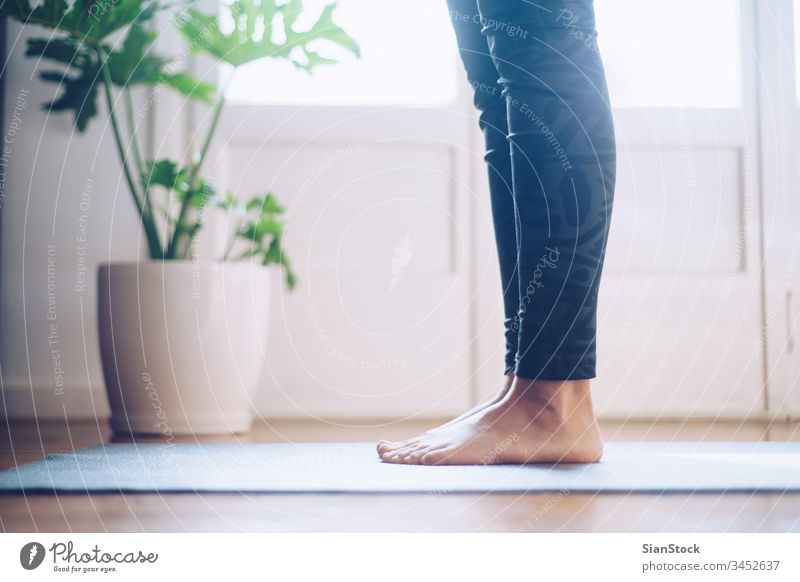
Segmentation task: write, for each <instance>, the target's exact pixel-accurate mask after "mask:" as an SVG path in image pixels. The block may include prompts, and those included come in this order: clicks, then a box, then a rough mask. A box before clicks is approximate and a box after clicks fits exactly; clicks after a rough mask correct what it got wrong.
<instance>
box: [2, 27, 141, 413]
mask: <svg viewBox="0 0 800 582" xmlns="http://www.w3.org/2000/svg"><path fill="white" fill-rule="evenodd" d="M29 35H30V33H27V32H26V34H23V35H20V27H19V26H18V25H17V24H15V23H9V34H8V44H7V47H6V51H7V54H8V55H10V57H9V58H8V64H7V68H6V71H5V73H6V98H5V127H3V128H2V133H3V140H4V144H3V146H4V147H5V148H7V149H5V150H4V151H2V152H0V154H5V156H4V158H3V159H2V160H0V163H2V164H3V166H2V168H0V169H1V170H3V171H4V172H5V173H6V176H5V188H4V194H5V198H4V200H3V201H2V223H1V226H0V233H1V235H2V247H0V280H1V281H2V290H1V291H0V334H1V335H0V382H1V383H2V398H0V414H3V411H4V410H5V413H6V414H8V416H32V415H33V414H34V412H35V413H36V415H37V417H39V418H42V417H51V416H52V417H62V416H63V415H64V411H65V410H66V413H67V414H69V415H70V416H78V417H87V416H92V415H93V414H95V413H97V414H100V415H105V414H106V413H107V404H106V398H105V394H104V388H103V383H102V373H101V370H100V361H99V354H98V349H97V339H96V335H97V334H96V320H95V268H96V265H97V263H98V262H100V261H105V260H109V259H111V260H116V259H132V258H136V257H137V256H138V254H139V249H140V248H143V247H142V245H141V244H140V240H139V237H140V230H139V226H138V223H137V220H136V216H135V210H134V207H133V203H132V202H131V200H130V196H129V194H128V192H127V190H126V186H125V183H124V181H122V178H121V176H122V175H121V172H120V171H119V164H118V163H117V158H116V155H115V150H114V142H113V136H112V134H111V128H110V126H108V125H106V118H105V117H104V116H103V115H101V116H99V117H98V118H97V119H96V120H95V122H94V123H92V124H91V125H90V127H89V130H88V131H87V132H86V134H83V135H80V134H77V132H75V131H73V126H72V120H71V117H70V115H68V114H61V113H59V114H52V115H48V114H47V113H46V112H44V111H42V103H44V102H46V101H47V100H48V99H49V98H50V97H51V96H52V95H53V86H52V85H49V86H48V85H45V84H43V83H40V82H39V81H38V80H37V79H36V78H35V72H34V69H35V67H36V63H35V61H33V60H31V59H27V58H25V57H24V56H23V55H24V51H25V38H26V36H29ZM34 35H35V34H34ZM35 36H42V35H35ZM50 68H51V67H49V66H48V65H44V66H40V67H39V70H44V69H50ZM101 111H102V107H101ZM15 114H16V115H15ZM112 234H113V236H112ZM80 238H85V242H84V241H81V240H80ZM83 253H85V256H84V257H83V259H84V260H85V267H86V271H85V283H83V284H82V285H81V284H80V279H79V274H80V273H79V269H80V264H81V259H82V257H81V255H82V254H83ZM48 270H50V272H48ZM48 276H50V280H49V281H48ZM57 364H60V369H61V370H63V371H60V370H58V369H57V368H58V366H57Z"/></svg>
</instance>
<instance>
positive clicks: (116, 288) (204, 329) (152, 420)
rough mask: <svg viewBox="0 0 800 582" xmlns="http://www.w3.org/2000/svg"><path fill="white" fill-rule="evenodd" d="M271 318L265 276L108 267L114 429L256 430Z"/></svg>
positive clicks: (249, 270)
mask: <svg viewBox="0 0 800 582" xmlns="http://www.w3.org/2000/svg"><path fill="white" fill-rule="evenodd" d="M268 313H269V270H268V269H267V268H266V267H261V266H251V265H249V264H235V263H233V264H227V263H203V262H200V263H195V262H190V261H152V262H142V263H112V264H109V265H101V266H100V267H99V271H98V321H99V326H100V329H99V331H100V352H101V357H102V362H103V374H104V376H105V381H106V389H107V392H108V399H109V403H110V405H111V427H112V429H113V430H114V431H115V432H118V433H129V434H134V433H138V434H164V435H170V434H176V435H177V434H214V433H232V432H234V433H235V432H243V431H246V430H248V429H249V427H250V424H251V422H252V417H253V404H252V403H253V397H254V395H255V393H256V390H257V389H258V386H259V381H260V378H261V373H262V370H263V367H264V354H265V343H266V339H267V338H266V336H267V324H268Z"/></svg>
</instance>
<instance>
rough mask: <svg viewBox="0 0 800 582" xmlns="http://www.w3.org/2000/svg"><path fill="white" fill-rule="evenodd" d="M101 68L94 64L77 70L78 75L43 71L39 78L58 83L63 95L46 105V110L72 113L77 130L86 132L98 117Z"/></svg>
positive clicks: (88, 64)
mask: <svg viewBox="0 0 800 582" xmlns="http://www.w3.org/2000/svg"><path fill="white" fill-rule="evenodd" d="M99 73H100V69H99V67H97V66H96V65H94V64H93V63H87V64H86V66H84V67H83V68H80V69H76V74H74V75H68V74H67V73H64V72H60V71H43V72H42V73H40V74H39V78H40V79H42V80H43V81H45V82H48V83H58V85H59V87H60V88H61V94H60V95H59V96H58V97H56V98H55V99H53V100H52V101H49V102H47V103H45V104H44V109H45V110H49V111H53V112H58V111H72V112H73V116H74V123H75V128H76V129H77V130H78V131H79V132H83V131H85V130H86V127H87V126H88V124H89V121H90V120H91V119H92V118H93V117H94V116H95V115H97V89H98V85H97V78H98V75H99Z"/></svg>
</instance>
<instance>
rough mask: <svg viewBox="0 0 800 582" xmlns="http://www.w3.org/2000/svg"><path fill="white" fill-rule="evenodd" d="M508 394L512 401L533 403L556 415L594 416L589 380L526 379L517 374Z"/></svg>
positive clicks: (563, 416) (565, 416)
mask: <svg viewBox="0 0 800 582" xmlns="http://www.w3.org/2000/svg"><path fill="white" fill-rule="evenodd" d="M510 395H511V398H512V399H513V401H519V402H522V403H527V404H530V405H533V406H535V407H536V408H538V409H539V410H541V411H542V412H549V413H552V414H554V415H556V416H558V417H562V418H568V417H570V416H572V415H574V414H576V413H579V412H584V413H588V414H589V415H591V417H592V418H594V412H593V408H592V397H591V384H590V381H589V380H528V379H525V378H520V377H519V376H517V377H516V378H515V379H514V381H513V382H512V384H511V389H510Z"/></svg>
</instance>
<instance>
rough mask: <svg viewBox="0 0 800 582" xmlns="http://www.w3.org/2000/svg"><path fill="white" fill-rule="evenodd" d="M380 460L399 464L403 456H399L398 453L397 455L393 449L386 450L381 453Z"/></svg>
mask: <svg viewBox="0 0 800 582" xmlns="http://www.w3.org/2000/svg"><path fill="white" fill-rule="evenodd" d="M381 460H382V461H383V462H384V463H394V464H400V463H402V462H403V457H401V456H400V455H398V454H397V453H395V452H394V451H388V452H386V453H384V454H383V455H381Z"/></svg>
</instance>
